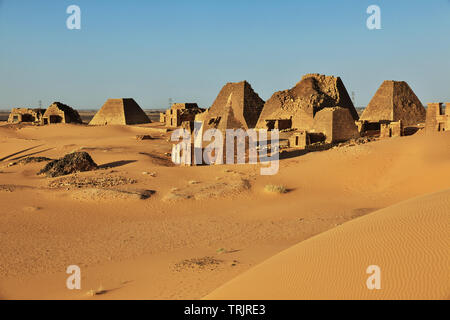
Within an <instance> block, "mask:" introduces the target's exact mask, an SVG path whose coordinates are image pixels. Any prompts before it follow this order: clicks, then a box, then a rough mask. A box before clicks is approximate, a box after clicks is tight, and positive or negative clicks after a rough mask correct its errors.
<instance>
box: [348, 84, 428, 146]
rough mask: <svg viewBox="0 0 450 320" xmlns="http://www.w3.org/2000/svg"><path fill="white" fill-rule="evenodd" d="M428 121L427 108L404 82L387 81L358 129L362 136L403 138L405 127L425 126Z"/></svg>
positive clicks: (367, 108) (379, 90)
mask: <svg viewBox="0 0 450 320" xmlns="http://www.w3.org/2000/svg"><path fill="white" fill-rule="evenodd" d="M425 117H426V110H425V108H424V106H423V105H422V103H421V102H420V100H419V99H418V98H417V96H416V94H415V93H414V92H413V91H412V89H411V88H410V87H409V85H408V84H407V83H406V82H405V81H391V80H387V81H384V82H383V83H382V84H381V86H380V88H378V90H377V92H376V93H375V95H374V96H373V98H372V100H371V101H370V102H369V104H368V105H367V107H366V109H365V110H364V112H363V114H362V115H361V118H360V121H359V122H358V124H357V125H358V130H359V131H360V133H361V134H362V135H377V134H380V137H382V138H383V137H388V136H401V135H403V134H404V129H405V127H408V126H416V125H418V124H420V123H423V122H424V121H425ZM398 130H400V134H398ZM390 131H391V132H392V134H391V135H389V134H388V133H389V132H390Z"/></svg>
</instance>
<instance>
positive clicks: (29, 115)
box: [8, 108, 45, 124]
mask: <svg viewBox="0 0 450 320" xmlns="http://www.w3.org/2000/svg"><path fill="white" fill-rule="evenodd" d="M44 113H45V109H29V108H13V109H12V110H11V113H10V114H9V117H8V123H24V122H26V123H38V124H42V121H43V120H42V117H43V115H44Z"/></svg>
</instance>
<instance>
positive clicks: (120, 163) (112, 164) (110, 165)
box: [99, 160, 137, 169]
mask: <svg viewBox="0 0 450 320" xmlns="http://www.w3.org/2000/svg"><path fill="white" fill-rule="evenodd" d="M134 162H137V160H120V161H114V162H109V163H105V164H102V165H101V166H99V168H100V169H110V168H117V167H122V166H125V165H127V164H130V163H134Z"/></svg>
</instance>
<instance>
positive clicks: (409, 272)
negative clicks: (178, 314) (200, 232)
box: [206, 190, 450, 299]
mask: <svg viewBox="0 0 450 320" xmlns="http://www.w3.org/2000/svg"><path fill="white" fill-rule="evenodd" d="M449 227H450V190H447V191H444V192H440V193H435V194H432V195H428V196H423V197H419V198H415V199H412V200H409V201H405V202H402V203H400V204H397V205H394V206H391V207H388V208H386V209H383V210H379V211H377V212H374V213H372V214H369V215H367V216H365V217H361V218H358V219H356V220H353V221H350V222H347V223H345V224H344V225H342V226H339V227H337V228H335V229H332V230H330V231H328V232H325V233H323V234H320V235H318V236H316V237H313V238H311V239H309V240H306V241H304V242H302V243H300V244H298V245H296V246H294V247H292V248H290V249H288V250H285V251H283V252H282V253H280V254H278V255H276V256H274V257H272V258H270V259H269V260H267V261H265V262H264V263H262V264H260V265H258V266H256V267H255V268H253V269H252V270H250V271H248V272H246V273H245V274H243V275H241V276H238V277H237V278H236V279H234V280H232V281H230V282H229V283H227V284H225V285H224V286H223V287H221V288H219V289H217V290H215V291H214V292H212V293H211V294H209V295H208V296H207V297H206V299H448V298H450V238H449V230H450V229H449ZM370 265H377V266H379V267H380V271H381V273H380V275H381V277H380V284H381V289H380V290H376V289H375V290H369V289H368V288H367V285H366V281H367V279H368V278H369V276H370V275H371V274H366V269H367V268H368V266H370Z"/></svg>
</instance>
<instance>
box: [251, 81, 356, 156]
mask: <svg viewBox="0 0 450 320" xmlns="http://www.w3.org/2000/svg"><path fill="white" fill-rule="evenodd" d="M356 120H358V113H357V111H356V109H355V107H354V105H353V102H352V101H351V99H350V97H349V95H348V92H347V90H346V88H345V86H344V84H343V82H342V80H341V79H340V78H339V77H333V76H325V75H320V74H307V75H305V76H303V77H302V79H301V81H300V82H298V83H297V84H296V85H295V86H294V87H293V88H291V89H289V90H284V91H278V92H275V93H274V94H273V95H272V97H271V98H270V99H269V100H268V101H267V102H266V103H265V105H264V108H263V111H262V113H261V116H260V117H259V120H258V123H257V125H256V128H258V129H267V130H273V129H278V130H293V133H292V137H291V138H290V146H292V147H298V148H304V147H305V146H306V145H307V144H309V143H314V142H320V141H323V142H328V143H332V142H339V141H345V140H349V139H352V138H356V137H358V136H359V134H358V130H357V127H356V125H355V121H356ZM296 141H298V142H299V143H298V144H297V143H296Z"/></svg>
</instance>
